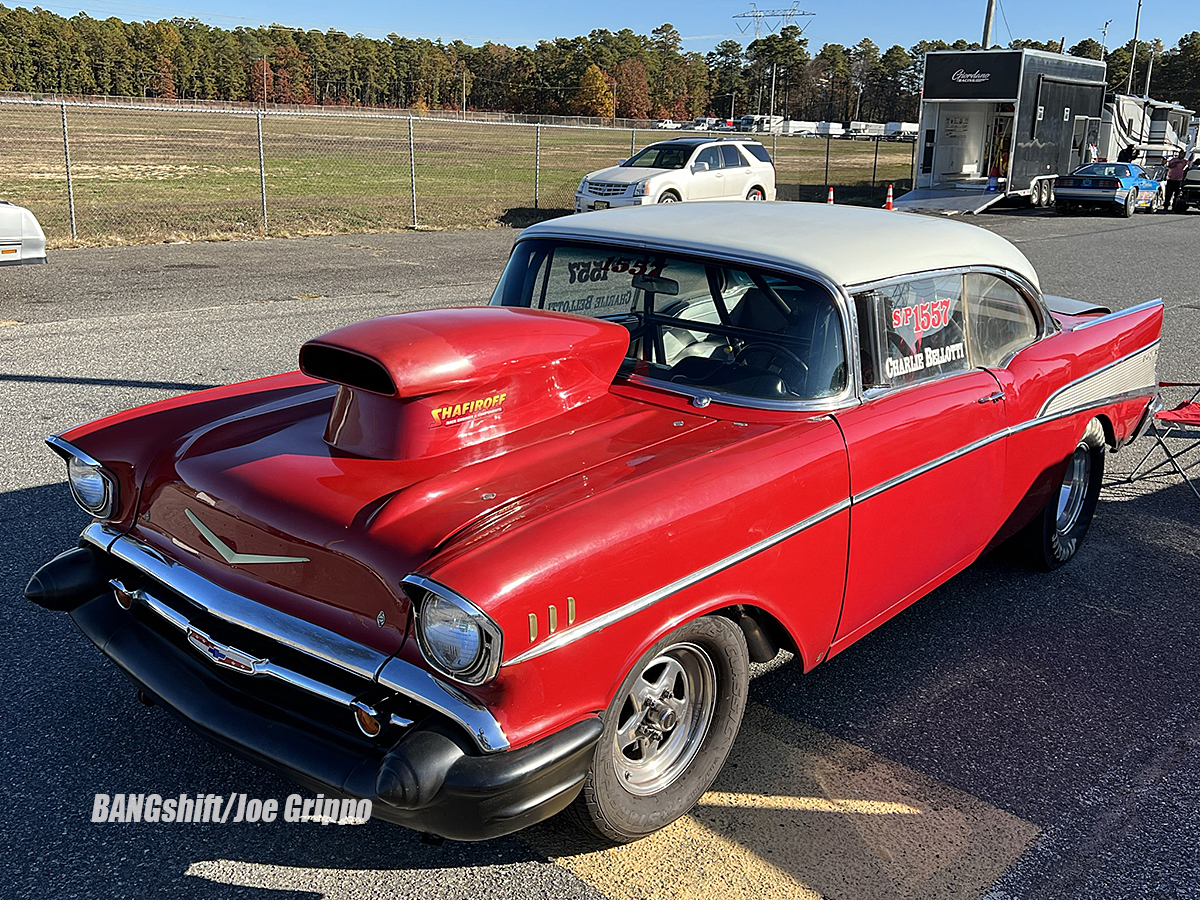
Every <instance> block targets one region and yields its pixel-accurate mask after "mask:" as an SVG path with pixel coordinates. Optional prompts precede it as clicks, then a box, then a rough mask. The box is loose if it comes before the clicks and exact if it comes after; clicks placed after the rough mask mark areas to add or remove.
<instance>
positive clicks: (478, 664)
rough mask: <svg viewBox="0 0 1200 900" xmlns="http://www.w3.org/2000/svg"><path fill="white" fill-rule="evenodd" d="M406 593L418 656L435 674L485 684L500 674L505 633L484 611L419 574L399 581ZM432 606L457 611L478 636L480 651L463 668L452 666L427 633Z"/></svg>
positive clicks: (473, 683) (468, 682)
mask: <svg viewBox="0 0 1200 900" xmlns="http://www.w3.org/2000/svg"><path fill="white" fill-rule="evenodd" d="M402 584H403V586H404V590H405V593H406V594H408V596H409V599H410V600H411V601H412V604H413V622H414V631H415V632H416V636H417V646H418V647H420V649H421V655H422V656H423V657H424V658H425V661H426V662H427V663H429V665H430V666H432V667H433V668H434V669H435V670H436V671H437V672H438V673H440V674H442V675H445V676H446V677H447V678H451V679H453V680H455V681H458V682H461V683H462V684H470V685H477V684H486V683H487V682H489V681H491V680H492V679H493V678H495V677H496V673H497V672H499V671H500V660H501V658H502V656H503V651H504V634H503V632H501V631H500V626H499V625H497V624H496V623H495V622H494V621H492V618H491V616H489V615H488V614H487V613H485V612H483V610H481V609H480V608H479V607H477V606H476V605H475V604H474V603H472V602H471V601H470V600H468V599H467V598H466V597H463V596H462V595H460V594H458V593H455V592H454V591H452V590H450V589H449V588H448V587H446V586H445V585H443V584H438V583H437V582H436V581H433V580H432V579H429V578H425V577H424V576H422V575H407V576H405V577H404V578H403V579H402ZM433 603H439V604H448V605H449V606H450V607H451V608H452V609H454V610H457V611H458V612H459V613H460V614H461V616H462V621H463V622H465V623H469V624H470V626H471V627H473V628H474V629H475V630H476V632H477V633H478V635H479V650H478V652H477V653H476V654H475V656H474V657H473V658H472V659H471V660H469V661H467V662H466V663H465V664H463V665H462V666H458V667H455V666H453V665H451V664H450V663H449V662H448V661H447V660H446V659H445V657H444V656H443V655H441V654H440V653H439V652H438V649H437V646H436V642H435V641H431V639H430V637H429V635H428V634H427V633H426V631H425V628H426V623H427V622H428V620H429V618H430V617H429V615H428V612H427V610H428V608H429V607H430V606H431V605H432V604H433Z"/></svg>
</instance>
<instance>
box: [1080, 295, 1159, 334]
mask: <svg viewBox="0 0 1200 900" xmlns="http://www.w3.org/2000/svg"><path fill="white" fill-rule="evenodd" d="M1162 305H1163V300H1162V297H1159V298H1157V299H1155V300H1147V301H1146V302H1145V303H1139V304H1137V305H1136V306H1130V307H1129V308H1128V309H1118V310H1117V311H1116V312H1111V313H1108V314H1107V315H1103V316H1097V317H1096V318H1095V319H1088V321H1086V322H1080V323H1079V324H1078V325H1075V326H1073V327H1072V328H1071V331H1083V330H1084V329H1085V328H1094V327H1095V326H1097V325H1101V324H1103V323H1105V322H1111V321H1113V320H1114V319H1123V318H1125V316H1132V315H1135V314H1137V313H1140V312H1145V311H1146V310H1148V309H1154V307H1156V306H1162Z"/></svg>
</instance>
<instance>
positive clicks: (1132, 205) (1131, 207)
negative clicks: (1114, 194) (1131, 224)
mask: <svg viewBox="0 0 1200 900" xmlns="http://www.w3.org/2000/svg"><path fill="white" fill-rule="evenodd" d="M1137 198H1138V195H1137V191H1135V190H1134V189H1133V188H1130V189H1129V193H1128V194H1126V195H1125V205H1124V206H1122V207H1121V215H1122V216H1124V217H1125V218H1126V219H1132V218H1133V214H1134V213H1135V212H1137Z"/></svg>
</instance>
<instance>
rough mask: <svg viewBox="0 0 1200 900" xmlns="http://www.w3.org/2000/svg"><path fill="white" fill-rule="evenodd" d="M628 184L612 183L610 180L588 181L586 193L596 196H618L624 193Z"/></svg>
mask: <svg viewBox="0 0 1200 900" xmlns="http://www.w3.org/2000/svg"><path fill="white" fill-rule="evenodd" d="M628 187H629V185H627V184H614V183H613V182H611V181H589V182H588V186H587V189H588V193H589V194H592V195H594V196H596V197H619V196H621V194H624V193H625V191H626V189H628Z"/></svg>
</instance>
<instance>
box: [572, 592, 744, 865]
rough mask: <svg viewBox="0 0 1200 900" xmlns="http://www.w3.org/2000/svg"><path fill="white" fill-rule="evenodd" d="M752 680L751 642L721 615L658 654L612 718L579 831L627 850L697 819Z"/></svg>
mask: <svg viewBox="0 0 1200 900" xmlns="http://www.w3.org/2000/svg"><path fill="white" fill-rule="evenodd" d="M749 682H750V656H749V652H748V651H747V649H746V639H745V636H744V635H743V634H742V630H741V628H739V627H738V626H737V625H736V624H734V623H733V622H731V621H730V620H729V619H725V618H723V617H721V616H705V617H704V618H701V619H694V620H693V621H691V622H688V623H686V624H685V625H683V626H681V627H680V628H677V629H676V630H675V631H673V632H671V633H670V634H669V635H667V636H666V637H665V638H663V639H662V640H661V641H659V642H658V643H657V644H655V645H654V646H653V647H651V648H650V649H649V650H648V651H647V652H646V654H645V655H644V656H643V657H642V658H641V659H640V660H638V662H637V664H636V665H634V667H633V670H632V671H631V672H630V673H629V675H628V676H627V677H626V678H625V680H624V682H622V684H621V687H620V688H619V689H618V690H617V693H616V695H615V696H614V697H613V700H612V702H611V703H610V704H609V706H608V710H607V711H606V712H605V714H604V731H603V732H602V733H601V735H600V740H599V741H598V742H597V744H596V750H595V755H594V756H593V758H592V768H591V771H589V772H588V774H587V777H586V778H585V779H584V782H583V790H582V792H581V793H580V795H579V797H578V799H577V800H576V801H575V805H574V806H572V807H571V813H570V814H571V816H572V818H573V819H574V820H575V822H576V824H578V825H579V826H580V827H581V828H583V829H584V830H585V831H587V832H589V833H591V834H592V835H594V836H597V837H600V838H604V839H605V840H609V841H613V842H615V843H625V842H628V841H633V840H636V839H638V838H640V837H644V836H645V835H647V834H650V833H651V832H654V831H657V830H658V829H660V828H663V827H664V826H666V825H669V824H670V823H671V822H674V821H675V820H676V819H678V818H679V817H680V816H682V815H684V814H685V813H687V812H688V810H690V809H691V808H692V807H693V806H695V804H696V801H697V800H699V799H700V796H701V795H702V794H703V793H704V792H705V791H706V790H708V788H709V786H710V785H711V784H712V783H713V780H714V779H715V778H716V777H717V773H718V772H720V771H721V766H723V765H724V764H725V758H726V757H727V756H728V755H729V750H730V748H731V747H732V746H733V739H734V736H735V735H736V734H737V730H738V726H739V725H740V724H741V721H742V713H743V712H745V709H746V695H747V689H748V685H749Z"/></svg>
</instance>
